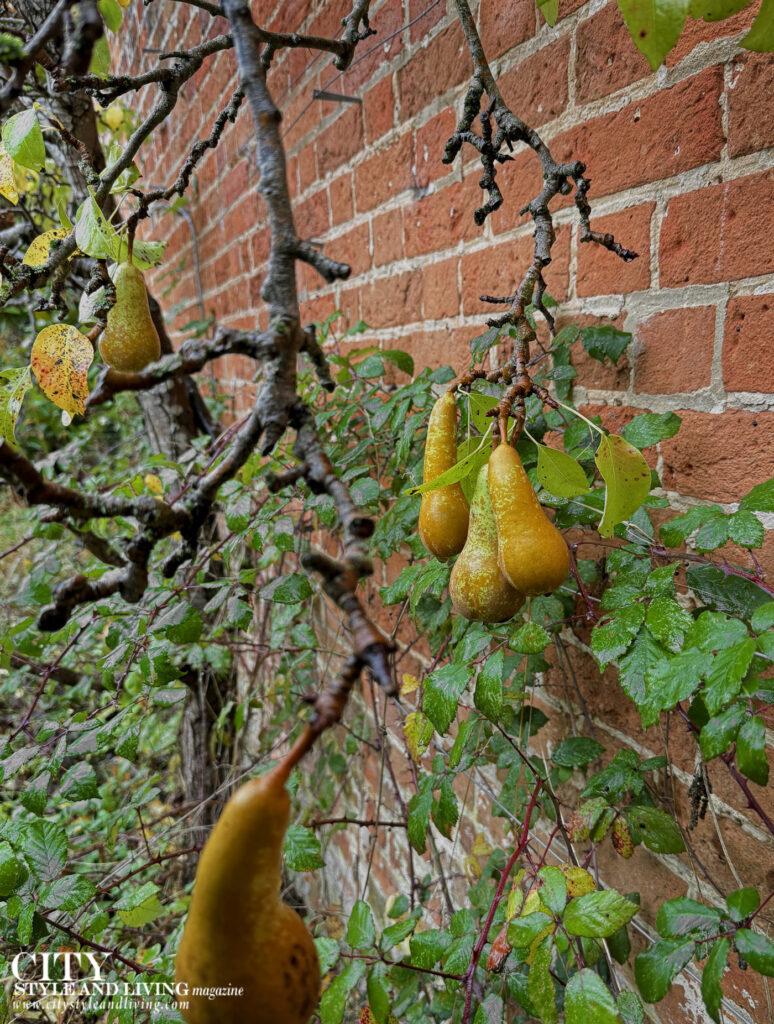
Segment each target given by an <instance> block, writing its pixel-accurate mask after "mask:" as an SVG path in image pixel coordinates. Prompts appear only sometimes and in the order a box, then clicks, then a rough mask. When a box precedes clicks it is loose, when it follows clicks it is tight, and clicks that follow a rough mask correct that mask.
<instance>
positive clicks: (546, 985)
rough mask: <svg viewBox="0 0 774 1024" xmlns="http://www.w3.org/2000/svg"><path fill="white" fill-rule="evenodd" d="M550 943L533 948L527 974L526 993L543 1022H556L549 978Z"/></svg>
mask: <svg viewBox="0 0 774 1024" xmlns="http://www.w3.org/2000/svg"><path fill="white" fill-rule="evenodd" d="M550 967H551V945H550V943H545V944H544V945H542V946H540V947H539V948H538V949H537V950H535V953H534V956H533V957H532V963H531V964H530V968H529V975H528V976H527V994H528V995H529V1000H530V1002H531V1003H532V1006H533V1007H534V1009H535V1011H536V1013H537V1016H538V1017H539V1018H540V1020H541V1021H542V1022H543V1024H556V1021H557V1020H558V1019H559V1015H558V1013H557V1009H556V993H555V992H554V983H553V981H552V980H551V973H550V970H549V968H550Z"/></svg>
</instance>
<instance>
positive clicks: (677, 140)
mask: <svg viewBox="0 0 774 1024" xmlns="http://www.w3.org/2000/svg"><path fill="white" fill-rule="evenodd" d="M722 89H723V69H722V68H720V67H713V68H708V69H707V70H706V71H703V72H702V73H701V74H699V75H694V76H693V77H692V78H688V79H686V80H685V81H683V82H680V83H678V84H677V85H674V86H672V88H671V89H664V90H663V91H662V92H659V93H656V94H655V95H654V96H650V97H648V98H647V99H645V100H641V101H639V102H637V103H630V104H629V105H628V106H626V107H624V108H623V109H622V110H619V111H616V112H615V113H613V114H606V115H604V116H602V117H597V118H594V119H593V120H591V121H587V122H585V123H584V124H581V125H577V126H576V127H575V128H572V129H570V130H569V131H568V132H565V133H564V134H563V135H561V136H558V137H557V138H556V139H554V140H552V143H551V150H552V152H553V155H554V159H556V160H562V161H564V160H570V159H573V160H575V159H578V160H582V161H583V162H584V163H585V164H586V167H587V169H588V174H589V177H590V178H591V179H592V181H593V183H594V186H593V188H594V191H593V195H594V196H601V195H608V194H610V193H611V192H619V191H621V190H622V189H625V188H632V187H634V186H635V185H645V184H647V182H649V181H658V180H659V179H661V178H668V177H671V176H672V175H673V174H679V173H680V172H682V171H687V170H688V169H689V168H691V167H698V166H700V165H701V164H705V163H709V162H710V161H712V160H717V159H718V158H719V157H720V153H721V151H722V149H723V143H724V139H723V126H722V123H721V109H720V95H721V92H722Z"/></svg>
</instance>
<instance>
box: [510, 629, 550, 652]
mask: <svg viewBox="0 0 774 1024" xmlns="http://www.w3.org/2000/svg"><path fill="white" fill-rule="evenodd" d="M550 643H551V634H550V633H548V632H547V631H546V630H545V629H543V627H542V626H539V625H538V624H537V622H525V623H524V625H523V626H520V627H519V628H518V629H517V630H516V632H515V633H514V634H513V635H512V636H511V638H510V639H509V641H508V646H509V647H510V648H511V650H514V651H517V652H518V653H519V654H540V653H541V652H542V651H544V650H545V649H546V647H548V645H549V644H550Z"/></svg>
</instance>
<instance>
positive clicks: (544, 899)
mask: <svg viewBox="0 0 774 1024" xmlns="http://www.w3.org/2000/svg"><path fill="white" fill-rule="evenodd" d="M538 878H539V879H540V880H541V881H542V883H543V884H542V885H541V887H540V890H539V892H540V902H541V903H542V904H543V906H545V907H547V908H548V909H549V910H550V911H551V913H552V914H561V912H562V911H563V910H564V908H565V905H566V903H567V880H566V878H565V877H564V872H563V871H561V870H560V869H559V868H557V867H554V866H553V865H550V866H548V867H544V868H541V869H540V870H539V871H538Z"/></svg>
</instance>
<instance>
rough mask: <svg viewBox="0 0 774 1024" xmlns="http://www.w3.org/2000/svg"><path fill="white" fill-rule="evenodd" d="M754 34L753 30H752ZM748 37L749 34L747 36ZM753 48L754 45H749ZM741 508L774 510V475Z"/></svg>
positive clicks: (767, 1)
mask: <svg viewBox="0 0 774 1024" xmlns="http://www.w3.org/2000/svg"><path fill="white" fill-rule="evenodd" d="M766 7H769V8H770V10H771V12H772V13H771V14H770V15H769V23H770V25H771V26H772V32H774V0H763V4H762V5H761V9H760V13H759V14H758V17H757V18H756V20H755V24H754V25H753V29H754V28H755V25H757V24H758V22H759V21H760V20H761V19H762V18H763V16H764V10H765V8H766ZM750 35H752V32H750ZM745 38H746V39H747V38H749V36H746V37H745ZM744 44H745V40H744V39H743V40H742V43H741V45H742V46H744ZM749 49H753V47H749ZM739 508H740V509H746V510H747V511H748V512H774V477H772V479H771V480H766V481H764V483H762V484H757V485H756V486H755V487H753V489H752V490H751V491H749V492H748V493H747V494H746V495H745V496H744V497H743V498H742V500H741V501H740V502H739Z"/></svg>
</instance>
